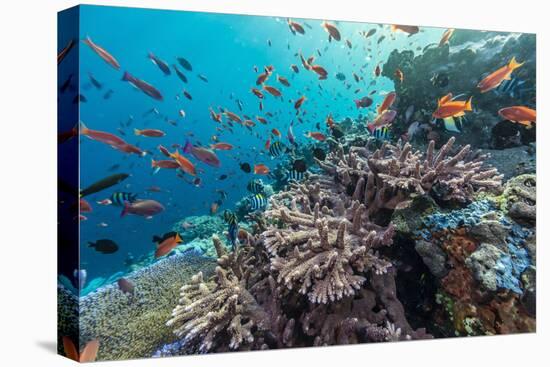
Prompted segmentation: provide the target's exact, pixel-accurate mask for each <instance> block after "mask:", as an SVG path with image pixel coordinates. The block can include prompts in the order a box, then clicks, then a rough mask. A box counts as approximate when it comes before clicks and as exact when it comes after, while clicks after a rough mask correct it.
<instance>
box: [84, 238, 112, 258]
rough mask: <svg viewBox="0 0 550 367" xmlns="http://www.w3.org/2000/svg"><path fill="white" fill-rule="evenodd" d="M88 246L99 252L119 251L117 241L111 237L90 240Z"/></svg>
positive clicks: (110, 252)
mask: <svg viewBox="0 0 550 367" xmlns="http://www.w3.org/2000/svg"><path fill="white" fill-rule="evenodd" d="M88 247H90V248H93V249H94V250H96V251H97V252H99V253H102V254H105V255H108V254H114V253H115V252H117V251H118V245H117V244H116V242H115V241H113V240H109V239H101V240H97V241H95V242H88Z"/></svg>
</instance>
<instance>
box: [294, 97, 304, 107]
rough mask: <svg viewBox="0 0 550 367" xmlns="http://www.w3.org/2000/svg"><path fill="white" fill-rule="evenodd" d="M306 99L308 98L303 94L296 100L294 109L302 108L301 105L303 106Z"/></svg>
mask: <svg viewBox="0 0 550 367" xmlns="http://www.w3.org/2000/svg"><path fill="white" fill-rule="evenodd" d="M305 100H306V96H301V97H300V98H298V99H297V100H296V102H294V109H296V110H298V109H300V107H302V105H303V104H304V102H305Z"/></svg>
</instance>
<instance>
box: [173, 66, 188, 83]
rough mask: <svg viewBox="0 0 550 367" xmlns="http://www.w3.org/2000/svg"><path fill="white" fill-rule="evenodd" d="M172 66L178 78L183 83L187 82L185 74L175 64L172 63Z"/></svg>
mask: <svg viewBox="0 0 550 367" xmlns="http://www.w3.org/2000/svg"><path fill="white" fill-rule="evenodd" d="M172 68H173V69H174V72H175V73H176V75H177V76H178V78H180V80H181V81H182V82H184V83H186V84H187V83H188V82H189V80H188V79H187V77H186V76H185V74H184V73H183V72H182V71H181V70H180V69H179V68H178V66H177V65H175V64H174V65H172Z"/></svg>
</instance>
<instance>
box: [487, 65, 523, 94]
mask: <svg viewBox="0 0 550 367" xmlns="http://www.w3.org/2000/svg"><path fill="white" fill-rule="evenodd" d="M521 65H523V63H518V62H517V61H516V58H515V57H512V60H510V62H509V63H508V65H504V66H503V67H501V68H500V69H498V70H497V71H494V72H492V73H491V74H489V75H487V76H486V77H485V78H483V80H482V81H480V82H479V84H478V85H477V87H478V88H479V89H480V91H481V93H485V92H487V91H490V90H491V89H494V88H496V87H498V86H499V85H500V83H502V82H503V81H504V80H509V79H510V78H511V75H512V72H513V71H514V70H516V69H517V68H519V67H520V66H521Z"/></svg>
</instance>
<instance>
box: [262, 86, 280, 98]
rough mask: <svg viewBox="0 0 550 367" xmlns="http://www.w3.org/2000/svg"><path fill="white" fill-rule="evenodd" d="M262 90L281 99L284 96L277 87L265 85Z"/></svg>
mask: <svg viewBox="0 0 550 367" xmlns="http://www.w3.org/2000/svg"><path fill="white" fill-rule="evenodd" d="M262 88H263V90H265V91H266V92H267V93H269V94H271V95H272V96H273V97H280V96H282V93H281V91H280V90H278V89H277V88H275V87H272V86H269V85H264V86H263V87H262Z"/></svg>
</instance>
